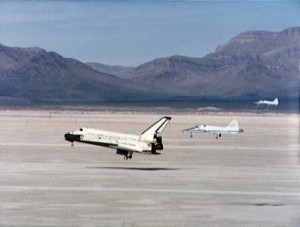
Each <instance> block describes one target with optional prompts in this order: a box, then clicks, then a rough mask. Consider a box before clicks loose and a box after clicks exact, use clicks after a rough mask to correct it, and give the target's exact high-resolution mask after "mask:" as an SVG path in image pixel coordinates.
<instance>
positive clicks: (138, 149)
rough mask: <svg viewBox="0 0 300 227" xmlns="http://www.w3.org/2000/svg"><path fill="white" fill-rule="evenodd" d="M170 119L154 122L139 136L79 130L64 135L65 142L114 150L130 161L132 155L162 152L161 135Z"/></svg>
mask: <svg viewBox="0 0 300 227" xmlns="http://www.w3.org/2000/svg"><path fill="white" fill-rule="evenodd" d="M170 120H171V117H168V116H165V117H162V118H161V119H160V120H158V121H157V122H155V123H154V124H153V125H152V126H150V127H149V128H148V129H146V130H145V131H144V132H142V133H141V134H140V135H132V134H124V133H119V132H111V131H105V130H100V129H93V128H80V129H79V130H75V131H71V132H68V133H66V134H65V135H64V136H65V140H67V141H69V142H71V146H74V142H79V143H86V144H92V145H98V146H103V147H109V148H113V149H116V150H117V151H116V153H117V154H119V155H123V156H124V159H125V160H127V159H131V158H132V154H133V153H142V154H152V155H158V154H160V153H158V152H157V151H159V150H163V143H162V137H161V134H162V132H163V131H164V129H165V128H166V126H167V125H168V124H169V122H170Z"/></svg>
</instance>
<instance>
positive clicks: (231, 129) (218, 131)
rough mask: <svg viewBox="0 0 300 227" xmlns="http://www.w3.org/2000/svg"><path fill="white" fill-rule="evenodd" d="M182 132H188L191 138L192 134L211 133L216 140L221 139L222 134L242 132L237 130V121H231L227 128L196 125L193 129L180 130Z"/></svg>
mask: <svg viewBox="0 0 300 227" xmlns="http://www.w3.org/2000/svg"><path fill="white" fill-rule="evenodd" d="M182 131H183V132H189V133H190V134H191V137H193V133H194V132H211V133H213V134H214V135H215V136H216V139H218V138H219V137H221V135H222V133H230V134H237V133H239V132H243V131H244V130H243V129H240V128H239V124H238V121H237V120H235V119H234V120H232V121H231V122H230V124H229V125H228V126H227V127H217V126H211V125H196V126H194V127H193V128H188V129H184V130H182Z"/></svg>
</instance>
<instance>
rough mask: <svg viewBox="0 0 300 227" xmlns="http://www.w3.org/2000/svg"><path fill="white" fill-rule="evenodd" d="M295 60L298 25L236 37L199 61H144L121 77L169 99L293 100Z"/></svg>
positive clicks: (299, 38)
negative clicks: (128, 74) (276, 98)
mask: <svg viewBox="0 0 300 227" xmlns="http://www.w3.org/2000/svg"><path fill="white" fill-rule="evenodd" d="M299 59H300V27H294V28H288V29H285V30H283V31H281V32H265V31H253V32H246V33H242V34H240V35H239V36H237V37H235V38H233V39H231V40H230V41H229V42H228V43H227V44H225V45H222V46H219V47H217V48H216V51H215V52H214V53H211V54H208V55H207V56H205V57H203V58H190V57H185V56H172V57H169V58H158V59H155V60H153V61H150V62H147V63H145V64H142V65H140V66H138V67H137V68H135V69H134V71H132V68H130V76H129V77H128V76H126V78H130V79H131V80H132V81H133V82H134V83H138V84H140V85H141V86H143V87H144V89H145V90H147V89H149V88H150V89H151V90H152V91H153V90H154V91H156V92H161V93H164V94H171V95H172V96H185V97H198V98H201V97H205V98H207V97H208V98H220V99H257V98H273V97H275V96H279V97H281V98H298V97H299V87H300V85H299ZM95 69H96V68H95ZM115 69H116V68H115ZM98 70H99V69H98ZM122 70H124V69H122ZM103 72H110V73H112V74H114V75H116V76H119V75H120V73H121V71H119V72H112V71H106V70H103ZM121 77H122V76H121ZM122 78H124V77H122Z"/></svg>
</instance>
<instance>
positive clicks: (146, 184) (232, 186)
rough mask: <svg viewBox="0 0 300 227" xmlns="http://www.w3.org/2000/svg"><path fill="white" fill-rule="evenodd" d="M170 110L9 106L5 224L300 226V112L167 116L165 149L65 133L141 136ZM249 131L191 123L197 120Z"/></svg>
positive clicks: (2, 201) (0, 197)
mask: <svg viewBox="0 0 300 227" xmlns="http://www.w3.org/2000/svg"><path fill="white" fill-rule="evenodd" d="M164 115H166V114H165V113H163V112H162V113H136V112H135V113H131V112H115V113H113V112H88V111H87V112H84V111H25V110H11V111H9V110H1V111H0V128H1V137H0V157H1V163H0V193H1V194H0V226H122V227H125V226H136V227H140V226H161V227H166V226H172V227H174V226H243V227H244V226H251V227H253V226H268V227H272V226H294V227H298V226H300V160H299V158H300V157H299V115H298V114H265V115H263V114H253V113H252V114H248V113H215V114H199V113H193V114H187V113H174V114H170V113H169V114H167V115H169V116H171V117H172V120H171V123H170V124H169V125H168V127H167V128H166V130H165V131H164V133H163V143H164V148H165V149H164V150H163V151H162V152H161V153H162V155H142V154H134V155H133V159H131V160H127V161H125V160H124V159H123V156H121V155H116V154H115V152H116V151H115V150H113V149H109V148H104V147H98V146H92V145H86V144H79V143H75V146H74V147H71V146H70V143H69V142H67V141H65V140H64V134H65V133H66V132H68V131H71V130H75V129H79V128H80V127H92V128H101V129H106V130H113V131H119V132H124V133H132V134H140V133H141V132H143V131H144V130H145V129H146V128H148V126H150V125H151V124H152V123H154V122H155V121H157V120H158V119H159V118H161V117H162V116H164ZM233 118H236V119H237V120H238V121H239V125H240V128H243V129H244V132H243V133H240V134H238V135H222V137H221V138H219V139H215V137H214V135H212V134H208V133H203V134H197V135H195V136H194V137H193V138H190V136H189V134H184V133H182V132H181V130H182V129H185V128H189V127H192V126H194V125H196V124H210V125H218V126H226V125H227V124H228V123H229V122H230V120H231V119H233Z"/></svg>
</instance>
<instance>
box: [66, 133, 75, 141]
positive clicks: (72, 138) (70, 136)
mask: <svg viewBox="0 0 300 227" xmlns="http://www.w3.org/2000/svg"><path fill="white" fill-rule="evenodd" d="M65 140H67V141H70V142H74V135H73V134H72V133H70V132H68V133H66V134H65Z"/></svg>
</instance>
